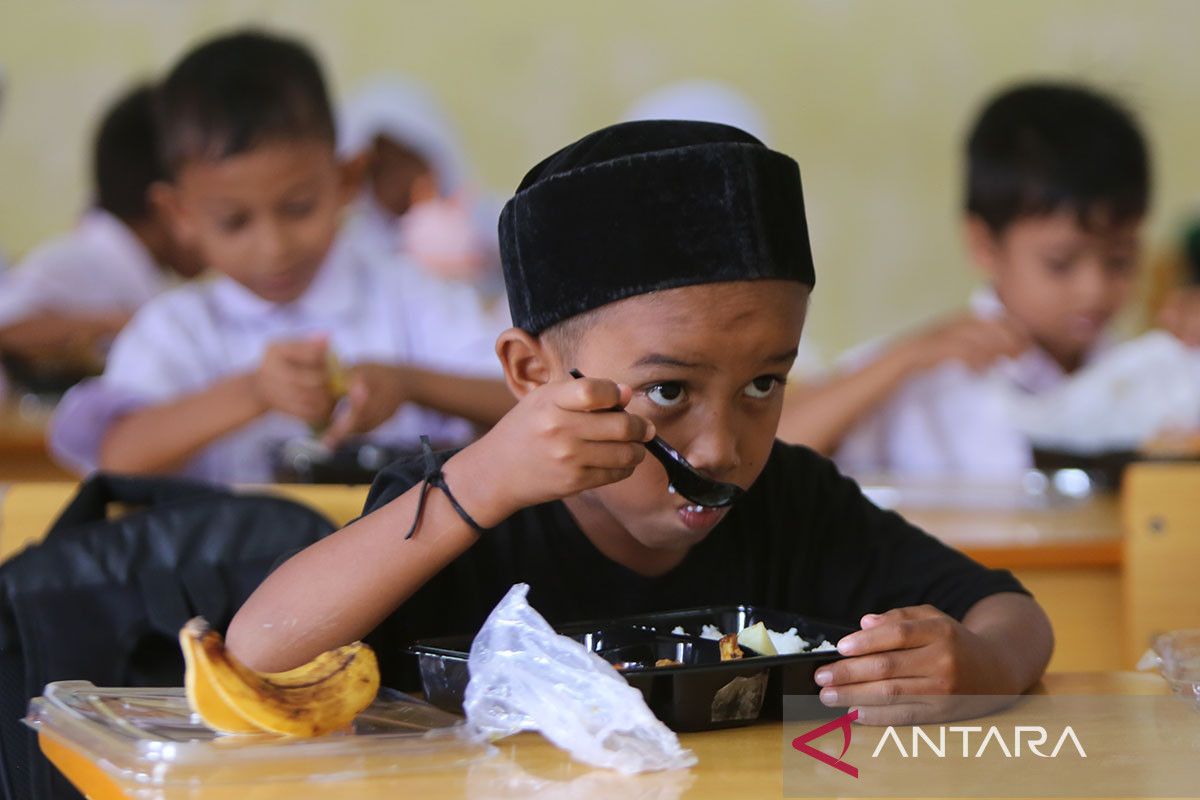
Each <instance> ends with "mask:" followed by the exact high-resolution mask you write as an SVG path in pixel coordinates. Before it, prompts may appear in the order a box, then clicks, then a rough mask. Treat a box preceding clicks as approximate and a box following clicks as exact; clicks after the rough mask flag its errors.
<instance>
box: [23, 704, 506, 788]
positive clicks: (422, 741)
mask: <svg viewBox="0 0 1200 800" xmlns="http://www.w3.org/2000/svg"><path fill="white" fill-rule="evenodd" d="M461 721H462V718H461V717H458V716H455V715H453V714H448V713H446V712H444V711H441V710H439V709H437V708H434V707H433V706H431V705H429V704H427V703H425V702H424V701H421V700H416V699H414V698H412V697H409V696H408V695H404V694H400V693H398V692H393V691H391V690H388V689H384V690H383V691H381V692H380V695H379V697H378V698H377V699H376V700H375V702H374V703H373V704H372V705H371V706H370V707H369V708H368V709H367V710H366V711H364V712H363V713H362V714H360V715H359V717H358V719H356V720H355V722H354V725H353V728H352V729H348V730H346V731H342V732H338V733H332V734H328V735H326V736H321V737H317V738H314V739H296V738H291V737H285V736H278V735H274V734H266V733H264V734H236V735H226V734H220V733H215V732H213V731H212V730H210V729H208V728H207V727H205V726H204V723H203V722H201V721H200V718H199V717H198V716H197V715H196V714H193V713H192V711H191V709H190V708H189V707H188V703H187V698H186V697H185V696H184V692H183V689H105V688H98V687H96V686H93V685H92V684H91V683H89V682H87V681H60V682H57V683H51V684H48V685H47V686H46V688H45V690H44V696H42V697H36V698H34V699H33V700H32V701H31V702H30V704H29V713H28V715H27V716H26V718H25V723H26V724H27V725H29V726H30V727H32V728H33V729H35V730H36V731H38V733H39V734H40V735H41V736H44V737H50V738H51V739H53V740H54V741H55V743H56V744H60V745H62V746H64V747H66V748H68V749H69V750H70V751H71V752H72V753H74V754H76V755H78V756H79V757H81V758H83V759H86V760H87V761H88V762H90V763H91V764H94V765H96V766H98V767H100V768H101V769H102V770H103V771H104V772H105V773H106V774H107V775H108V776H109V777H110V778H111V779H113V780H114V781H116V782H118V783H119V784H124V785H131V784H132V785H137V786H165V785H172V784H175V785H177V784H188V783H193V784H195V783H200V782H203V783H204V784H205V785H219V784H249V783H261V782H263V781H275V780H282V781H288V780H306V781H311V780H336V779H347V780H351V779H360V778H369V777H376V776H381V775H387V774H395V773H403V772H409V771H417V770H421V771H425V770H438V769H454V768H458V767H461V766H463V765H465V764H469V763H471V762H473V761H476V760H478V759H480V758H482V757H484V756H486V755H488V754H489V753H490V752H493V751H492V749H491V748H490V747H489V746H487V745H486V744H479V743H474V742H470V741H467V740H466V739H464V738H463V737H461V736H460V735H459V731H458V728H459V726H460V724H461Z"/></svg>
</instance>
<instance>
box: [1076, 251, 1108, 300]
mask: <svg viewBox="0 0 1200 800" xmlns="http://www.w3.org/2000/svg"><path fill="white" fill-rule="evenodd" d="M1109 282H1110V278H1109V274H1108V271H1107V270H1106V269H1105V268H1104V264H1103V263H1102V262H1101V261H1100V259H1098V258H1093V259H1088V262H1087V263H1086V264H1085V265H1084V268H1083V269H1081V270H1079V274H1078V278H1077V279H1076V281H1075V295H1076V297H1077V298H1079V299H1080V300H1081V301H1083V302H1084V303H1087V304H1094V303H1096V302H1098V301H1100V300H1102V299H1103V298H1104V297H1105V296H1106V295H1107V294H1108V289H1109Z"/></svg>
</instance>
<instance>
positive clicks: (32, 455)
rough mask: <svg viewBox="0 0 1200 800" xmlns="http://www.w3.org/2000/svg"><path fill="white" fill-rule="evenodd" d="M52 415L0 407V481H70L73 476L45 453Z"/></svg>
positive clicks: (7, 405) (46, 411) (9, 405)
mask: <svg viewBox="0 0 1200 800" xmlns="http://www.w3.org/2000/svg"><path fill="white" fill-rule="evenodd" d="M50 415H51V411H50V410H49V409H45V408H40V407H38V408H34V407H28V406H27V407H25V408H22V407H20V406H18V405H16V404H14V403H11V402H8V403H4V404H3V405H0V481H50V480H69V479H71V478H72V477H73V476H72V475H71V474H70V473H69V472H67V470H65V469H63V468H62V467H60V466H58V465H57V464H56V463H54V460H53V459H51V458H50V454H49V451H48V450H47V449H46V427H47V425H49V423H50Z"/></svg>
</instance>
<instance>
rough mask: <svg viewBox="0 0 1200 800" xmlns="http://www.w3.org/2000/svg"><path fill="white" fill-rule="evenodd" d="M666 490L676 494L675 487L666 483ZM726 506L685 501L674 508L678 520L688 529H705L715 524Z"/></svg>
mask: <svg viewBox="0 0 1200 800" xmlns="http://www.w3.org/2000/svg"><path fill="white" fill-rule="evenodd" d="M667 492H668V493H669V494H673V495H674V494H677V492H676V491H675V487H674V486H671V485H668V486H667ZM728 510H729V509H728V507H726V508H712V507H711V506H702V505H700V504H699V503H685V504H684V505H681V506H677V507H676V508H675V515H676V516H677V517H679V520H680V521H681V522H682V523H683V524H684V526H686V527H687V528H689V529H690V530H697V531H699V530H706V529H708V528H711V527H712V526H713V525H716V524H717V523H718V522H720V521H721V518H722V517H724V516H725V512H726V511H728Z"/></svg>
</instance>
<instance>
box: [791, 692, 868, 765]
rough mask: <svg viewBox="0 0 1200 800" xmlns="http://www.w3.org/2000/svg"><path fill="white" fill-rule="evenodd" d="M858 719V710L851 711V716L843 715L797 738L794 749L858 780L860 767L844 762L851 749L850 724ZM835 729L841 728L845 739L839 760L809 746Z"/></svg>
mask: <svg viewBox="0 0 1200 800" xmlns="http://www.w3.org/2000/svg"><path fill="white" fill-rule="evenodd" d="M856 719H858V709H857V708H856V709H854V710H853V711H851V712H850V713H849V714H843V715H842V716H840V717H838V718H837V719H835V720H830V721H829V722H826V723H825V724H824V725H822V726H821V727H819V728H813V729H812V730H811V731H809V732H808V733H806V734H804V735H803V736H797V737H796V738H795V739H793V740H792V747H794V748H796V749H797V750H799V751H800V752H801V753H804V755H806V756H812V757H813V758H815V759H816V760H817V761H820V762H822V763H825V764H828V765H829V766H831V767H833V768H834V769H839V770H841V771H842V772H844V773H846V774H847V775H849V776H850V777H852V778H857V777H858V767H854V766H851V765H849V764H847V763H846V762H845V761H843V760H842V759H843V758H844V757H845V755H846V751H847V750H849V749H850V723H852V722H854V721H855V720H856ZM835 728H841V729H842V736H843V737H844V738H843V740H842V754H841V755H840V756H838V757H837V758H834V757H833V756H831V755H829V754H828V753H823V752H821V751H820V750H818V749H817V748H815V747H812V746H810V745H809V744H808V743H809V742H811V741H812V740H813V739H820V738H821V737H822V736H824V735H825V734H827V733H829V732H830V731H832V730H834V729H835Z"/></svg>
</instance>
